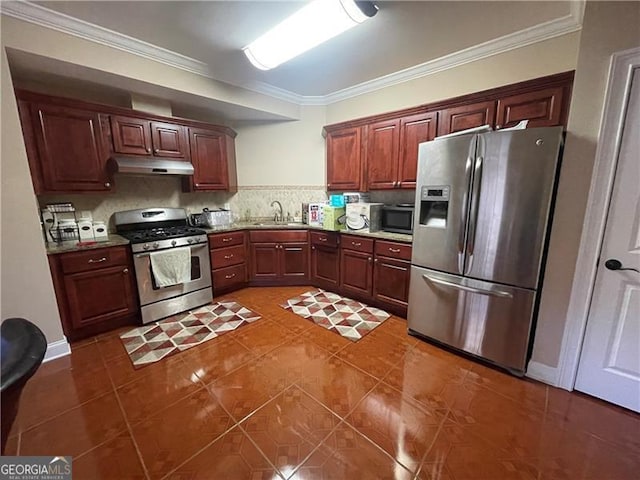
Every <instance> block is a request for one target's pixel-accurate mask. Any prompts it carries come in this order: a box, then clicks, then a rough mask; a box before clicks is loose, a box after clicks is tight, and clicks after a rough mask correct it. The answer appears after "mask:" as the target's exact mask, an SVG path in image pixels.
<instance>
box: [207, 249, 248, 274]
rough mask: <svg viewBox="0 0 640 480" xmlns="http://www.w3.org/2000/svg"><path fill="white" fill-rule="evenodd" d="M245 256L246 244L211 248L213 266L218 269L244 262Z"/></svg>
mask: <svg viewBox="0 0 640 480" xmlns="http://www.w3.org/2000/svg"><path fill="white" fill-rule="evenodd" d="M245 257H246V255H245V250H244V245H236V246H235V247H226V248H218V249H216V250H211V268H213V269H216V268H224V267H230V266H231V265H238V264H239V263H244V261H245Z"/></svg>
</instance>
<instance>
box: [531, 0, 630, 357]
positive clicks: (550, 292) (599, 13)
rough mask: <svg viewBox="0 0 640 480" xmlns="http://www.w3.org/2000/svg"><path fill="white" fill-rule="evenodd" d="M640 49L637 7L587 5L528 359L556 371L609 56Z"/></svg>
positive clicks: (621, 3) (597, 3)
mask: <svg viewBox="0 0 640 480" xmlns="http://www.w3.org/2000/svg"><path fill="white" fill-rule="evenodd" d="M637 46H640V3H638V2H587V6H586V10H585V16H584V23H583V28H582V37H581V41H580V51H579V57H578V67H577V69H576V77H575V81H574V90H573V97H572V101H571V111H570V116H569V125H568V134H567V141H566V147H565V151H564V156H563V163H562V171H561V176H560V184H559V188H558V200H557V204H556V211H555V212H556V213H555V218H554V225H553V229H552V232H551V242H550V246H549V257H548V261H547V265H548V266H547V272H546V278H545V283H544V288H543V291H542V299H541V304H540V314H539V320H538V327H537V331H536V338H535V343H534V350H533V357H532V360H535V361H537V362H540V363H543V364H545V365H549V366H552V367H555V366H557V365H558V360H559V356H560V346H561V343H562V336H563V333H564V328H565V324H566V316H567V307H568V305H569V298H570V294H571V285H572V282H573V275H574V271H575V263H576V258H577V256H578V248H579V245H580V236H581V233H582V226H583V218H584V213H585V208H586V202H587V197H588V193H589V185H590V182H591V173H592V170H593V163H594V160H595V152H596V145H597V142H598V134H599V131H600V122H601V118H602V108H603V103H604V96H605V92H606V88H607V80H608V73H609V65H610V60H611V55H612V54H613V53H615V52H617V51H621V50H627V49H629V48H633V47H637Z"/></svg>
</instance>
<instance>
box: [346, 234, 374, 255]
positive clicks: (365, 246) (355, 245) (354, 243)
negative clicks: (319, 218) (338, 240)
mask: <svg viewBox="0 0 640 480" xmlns="http://www.w3.org/2000/svg"><path fill="white" fill-rule="evenodd" d="M342 248H346V249H349V250H356V251H358V252H367V253H373V240H371V239H370V238H362V237H356V236H353V235H344V236H343V237H342Z"/></svg>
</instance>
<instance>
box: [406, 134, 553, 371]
mask: <svg viewBox="0 0 640 480" xmlns="http://www.w3.org/2000/svg"><path fill="white" fill-rule="evenodd" d="M562 141H563V136H562V127H548V128H530V129H525V130H512V131H497V132H487V133H479V134H468V135H461V136H456V137H450V138H442V139H435V140H433V141H430V142H426V143H422V144H420V150H419V163H418V181H417V186H416V210H415V220H414V230H413V254H412V261H411V263H412V266H411V286H410V291H409V311H408V326H409V330H410V331H411V332H412V333H414V334H419V335H422V336H425V337H428V338H430V339H433V340H436V341H437V342H440V343H442V344H445V345H448V346H451V347H454V348H456V349H459V350H462V351H465V352H468V353H471V354H473V355H476V356H479V357H482V358H484V359H486V360H489V361H490V362H493V363H495V364H497V365H500V366H502V367H504V368H507V369H508V370H510V371H511V372H512V373H515V374H519V375H522V374H523V373H524V371H525V370H526V361H527V355H528V347H529V340H530V335H531V330H532V323H533V319H534V309H535V306H536V301H537V295H538V293H539V291H538V290H539V288H540V287H541V282H540V277H541V270H542V261H543V256H544V251H545V242H546V238H547V229H548V226H549V219H550V214H551V207H552V196H553V191H554V182H555V178H556V169H557V165H558V160H559V155H560V151H561V146H562Z"/></svg>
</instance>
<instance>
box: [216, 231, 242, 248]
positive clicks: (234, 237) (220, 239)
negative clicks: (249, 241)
mask: <svg viewBox="0 0 640 480" xmlns="http://www.w3.org/2000/svg"><path fill="white" fill-rule="evenodd" d="M243 243H244V232H229V233H216V234H213V235H209V246H210V247H211V248H221V247H232V246H234V245H242V244H243Z"/></svg>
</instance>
